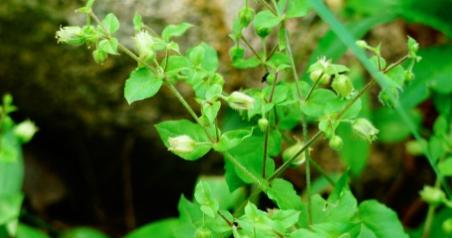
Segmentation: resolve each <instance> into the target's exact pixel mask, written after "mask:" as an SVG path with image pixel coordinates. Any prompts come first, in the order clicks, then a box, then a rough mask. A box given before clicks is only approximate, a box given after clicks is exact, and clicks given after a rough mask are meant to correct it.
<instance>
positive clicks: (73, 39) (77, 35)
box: [56, 26, 85, 46]
mask: <svg viewBox="0 0 452 238" xmlns="http://www.w3.org/2000/svg"><path fill="white" fill-rule="evenodd" d="M56 38H57V40H58V43H65V44H68V45H73V46H79V45H83V44H84V43H85V38H84V37H83V34H82V28H80V27H78V26H65V27H62V28H61V29H60V30H59V31H57V33H56Z"/></svg>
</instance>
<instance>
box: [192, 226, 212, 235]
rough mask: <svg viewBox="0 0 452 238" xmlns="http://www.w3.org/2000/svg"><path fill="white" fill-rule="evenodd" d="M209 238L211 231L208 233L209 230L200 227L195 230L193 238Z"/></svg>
mask: <svg viewBox="0 0 452 238" xmlns="http://www.w3.org/2000/svg"><path fill="white" fill-rule="evenodd" d="M211 237H212V231H210V230H209V228H206V227H201V228H198V229H196V232H195V238H211Z"/></svg>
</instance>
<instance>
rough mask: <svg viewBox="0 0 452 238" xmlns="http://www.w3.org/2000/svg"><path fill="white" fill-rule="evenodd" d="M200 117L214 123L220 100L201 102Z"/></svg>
mask: <svg viewBox="0 0 452 238" xmlns="http://www.w3.org/2000/svg"><path fill="white" fill-rule="evenodd" d="M201 106H202V107H201V112H202V117H203V118H205V119H207V121H208V122H209V123H214V122H215V119H216V118H217V115H218V112H219V111H220V108H221V102H219V101H216V102H203V103H202V104H201Z"/></svg>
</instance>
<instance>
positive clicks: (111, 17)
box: [102, 13, 120, 34]
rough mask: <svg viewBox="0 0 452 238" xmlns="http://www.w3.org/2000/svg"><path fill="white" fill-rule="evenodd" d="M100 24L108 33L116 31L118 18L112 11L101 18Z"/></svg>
mask: <svg viewBox="0 0 452 238" xmlns="http://www.w3.org/2000/svg"><path fill="white" fill-rule="evenodd" d="M102 25H103V26H104V27H105V29H106V30H107V31H108V32H109V33H110V34H113V33H115V32H117V31H118V30H119V26H120V24H119V20H118V18H117V17H116V16H115V14H113V13H109V14H108V15H107V16H105V18H104V20H102Z"/></svg>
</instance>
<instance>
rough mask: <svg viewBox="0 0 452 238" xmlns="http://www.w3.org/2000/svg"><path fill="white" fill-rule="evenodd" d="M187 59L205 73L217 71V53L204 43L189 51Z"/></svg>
mask: <svg viewBox="0 0 452 238" xmlns="http://www.w3.org/2000/svg"><path fill="white" fill-rule="evenodd" d="M188 57H189V58H190V60H191V61H192V63H193V64H194V65H197V66H201V68H202V69H204V70H206V71H209V72H215V71H216V70H217V69H218V66H219V63H218V55H217V51H216V50H215V49H214V48H212V47H211V46H209V45H208V44H206V43H201V44H199V45H198V46H196V47H194V48H192V49H190V50H189V51H188Z"/></svg>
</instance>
